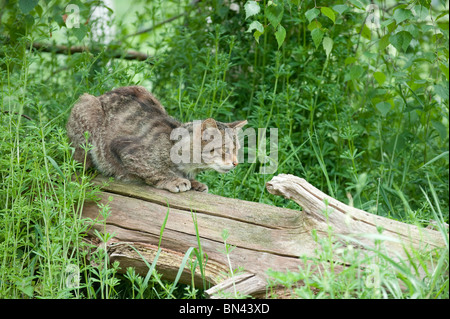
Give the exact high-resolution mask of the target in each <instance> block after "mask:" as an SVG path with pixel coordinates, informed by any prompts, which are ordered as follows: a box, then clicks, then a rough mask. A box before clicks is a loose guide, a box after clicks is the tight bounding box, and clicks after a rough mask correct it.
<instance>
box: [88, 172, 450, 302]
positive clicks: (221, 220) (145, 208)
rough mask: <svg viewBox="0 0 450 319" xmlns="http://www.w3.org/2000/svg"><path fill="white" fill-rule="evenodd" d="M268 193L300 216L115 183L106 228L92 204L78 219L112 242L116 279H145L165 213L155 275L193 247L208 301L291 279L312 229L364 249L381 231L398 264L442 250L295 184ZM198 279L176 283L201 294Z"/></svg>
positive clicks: (175, 265) (106, 193)
mask: <svg viewBox="0 0 450 319" xmlns="http://www.w3.org/2000/svg"><path fill="white" fill-rule="evenodd" d="M94 181H95V183H97V184H104V183H105V182H107V181H108V179H106V178H104V177H97V178H96V179H95V180H94ZM267 189H268V191H269V192H270V193H272V194H277V195H282V196H285V197H287V198H291V199H293V200H294V201H296V202H297V203H298V204H299V205H300V206H301V207H302V208H303V211H296V210H292V209H284V208H279V207H274V206H270V205H265V204H260V203H253V202H248V201H243V200H237V199H230V198H225V197H221V196H217V195H211V194H204V193H199V192H195V191H188V192H186V193H176V194H175V193H170V192H168V191H165V190H160V189H156V188H153V187H150V186H147V185H136V184H128V183H123V182H120V181H115V182H110V183H108V184H105V185H103V186H102V192H101V194H100V197H101V202H102V203H105V204H106V203H107V202H108V198H109V197H110V196H112V197H113V200H112V201H111V202H109V206H110V208H111V211H110V215H109V217H108V218H107V220H106V221H102V218H101V216H100V215H99V208H98V206H97V204H96V203H93V202H87V203H85V205H84V208H83V216H84V217H87V218H91V219H92V220H95V221H96V222H95V223H94V226H93V228H94V229H98V230H99V231H106V232H109V233H113V234H114V235H115V236H114V238H113V240H112V241H111V242H110V243H107V246H108V252H109V256H110V260H111V261H112V262H113V261H119V263H120V267H121V270H122V271H125V270H126V268H127V267H134V268H135V269H136V272H138V273H140V274H143V275H145V274H147V272H148V266H147V264H146V263H145V262H144V260H143V259H145V260H146V261H147V263H148V264H151V263H152V261H153V259H154V258H155V255H156V253H157V251H158V244H159V242H160V234H161V228H162V226H163V224H164V220H165V217H166V214H167V212H168V219H167V221H166V223H165V227H164V231H163V234H162V239H161V247H162V251H161V253H160V255H159V258H158V260H157V265H156V269H157V270H158V272H159V273H161V274H162V275H163V279H167V280H174V279H175V277H176V274H177V273H178V270H179V268H180V265H181V263H182V259H183V258H184V255H185V253H186V251H188V249H189V248H190V247H198V240H199V241H200V244H201V249H202V251H203V252H204V253H205V254H206V255H207V256H208V259H207V263H206V268H205V271H204V274H203V278H204V280H205V281H206V282H207V284H208V285H209V286H210V287H211V288H210V289H209V290H207V291H206V294H207V295H208V296H210V297H215V296H220V295H221V293H225V294H234V293H235V292H239V293H240V294H245V295H254V296H255V295H260V296H261V295H264V294H265V292H266V279H267V274H266V271H267V270H268V269H272V270H276V271H286V270H291V271H295V270H298V266H301V265H303V262H304V260H303V259H300V258H299V257H300V256H307V257H314V256H315V249H317V248H318V244H317V242H316V241H314V239H313V237H312V235H311V231H312V230H313V229H315V230H316V231H317V234H318V235H319V236H322V235H323V236H326V234H327V229H328V227H329V226H331V227H333V230H334V232H335V233H337V234H343V235H346V236H353V237H354V238H356V239H358V240H359V241H360V242H361V243H364V245H365V244H367V245H370V244H371V242H372V241H371V240H370V239H369V238H367V234H377V233H378V229H379V228H378V229H377V227H382V228H383V229H384V231H385V232H384V233H383V234H388V235H389V236H392V237H395V238H397V239H398V240H395V241H392V242H391V241H388V242H387V243H386V248H387V251H388V252H392V253H393V255H395V256H400V258H401V256H403V255H404V250H405V249H407V247H414V248H415V249H418V248H427V247H428V248H434V247H441V246H443V245H444V242H443V239H442V237H441V236H440V234H439V233H438V232H436V231H433V230H428V229H418V228H417V227H416V226H413V225H408V224H405V223H400V222H397V221H393V220H390V219H387V218H383V217H380V216H376V215H373V214H369V213H367V212H364V211H361V210H359V209H356V208H353V207H350V206H347V205H345V204H343V203H341V202H339V201H337V200H335V199H333V198H331V197H329V196H327V195H325V194H324V193H322V192H321V191H319V190H318V189H316V188H315V187H313V186H312V185H310V184H308V183H307V182H306V181H305V180H304V179H301V178H298V177H296V176H292V175H285V174H282V175H279V176H277V177H274V178H273V179H272V180H271V181H270V182H268V183H267ZM325 211H326V214H325V213H324V212H325ZM326 216H327V217H326ZM194 219H195V220H196V222H197V229H198V234H196V228H195V225H194ZM224 229H226V230H228V232H229V237H228V239H227V243H228V244H230V245H233V246H235V248H234V249H233V250H232V252H231V254H230V255H229V256H228V257H229V258H228V257H227V255H226V254H225V253H224V252H223V250H224V242H223V239H222V232H223V230H224ZM91 235H92V234H91ZM197 235H198V237H199V238H198V237H197ZM132 247H134V248H132ZM136 251H138V252H139V253H137V252H136ZM303 266H304V265H303ZM230 267H231V268H233V269H236V268H238V267H242V268H243V270H244V272H243V273H241V274H239V275H234V276H233V277H232V278H230V276H229V270H230ZM342 267H345V265H343V266H340V267H336V268H335V271H340V270H341V269H342ZM203 278H202V276H201V273H200V271H199V269H198V267H197V269H196V270H195V273H194V274H191V272H190V269H188V267H185V269H184V271H183V274H182V276H181V278H180V282H182V283H188V284H190V283H192V280H193V281H194V283H195V285H196V287H202V286H201V285H202V283H203Z"/></svg>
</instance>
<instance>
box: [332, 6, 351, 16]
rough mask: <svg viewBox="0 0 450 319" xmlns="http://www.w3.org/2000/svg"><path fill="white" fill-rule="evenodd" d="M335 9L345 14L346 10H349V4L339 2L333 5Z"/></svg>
mask: <svg viewBox="0 0 450 319" xmlns="http://www.w3.org/2000/svg"><path fill="white" fill-rule="evenodd" d="M333 10H334V11H336V12H338V13H339V14H343V13H344V12H345V11H346V10H348V5H346V4H337V5H335V6H333Z"/></svg>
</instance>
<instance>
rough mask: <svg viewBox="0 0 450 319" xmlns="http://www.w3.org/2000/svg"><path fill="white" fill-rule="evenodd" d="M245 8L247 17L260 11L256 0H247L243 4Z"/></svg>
mask: <svg viewBox="0 0 450 319" xmlns="http://www.w3.org/2000/svg"><path fill="white" fill-rule="evenodd" d="M244 10H245V18H246V19H248V18H249V17H251V16H254V15H256V14H258V13H259V12H260V11H261V8H260V7H259V4H258V2H256V1H247V3H246V4H245V5H244Z"/></svg>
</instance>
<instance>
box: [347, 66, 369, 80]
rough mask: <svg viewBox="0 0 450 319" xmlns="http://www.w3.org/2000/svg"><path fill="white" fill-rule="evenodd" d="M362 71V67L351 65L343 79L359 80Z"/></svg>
mask: <svg viewBox="0 0 450 319" xmlns="http://www.w3.org/2000/svg"><path fill="white" fill-rule="evenodd" d="M363 73H364V69H363V67H362V66H360V65H357V64H355V65H352V66H351V67H350V70H349V71H348V72H347V73H346V74H345V77H344V81H349V80H359V79H360V78H361V76H362V75H363Z"/></svg>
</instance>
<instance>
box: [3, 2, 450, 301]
mask: <svg viewBox="0 0 450 319" xmlns="http://www.w3.org/2000/svg"><path fill="white" fill-rule="evenodd" d="M232 2H233V4H234V5H233V6H232V5H230V4H229V3H228V2H226V1H210V2H207V1H200V2H198V3H196V2H191V1H181V0H180V1H175V0H173V1H151V2H146V1H135V2H134V3H133V4H132V5H130V7H129V8H128V7H127V8H123V6H124V5H123V3H122V4H118V3H116V7H117V8H122V9H121V10H122V12H120V10H119V9H117V11H116V12H115V8H114V7H112V8H107V9H106V12H107V13H106V16H107V17H104V19H106V20H104V21H102V20H100V21H99V20H98V18H96V17H93V16H92V10H93V9H94V8H96V7H106V6H105V5H104V4H103V2H102V1H78V0H77V1H71V2H70V3H72V4H76V5H77V6H78V7H79V9H80V11H79V13H80V26H79V27H78V28H68V27H67V25H66V24H65V21H64V19H65V18H67V17H64V14H65V13H68V12H66V11H65V8H66V5H67V4H68V2H65V1H60V0H56V1H51V2H44V1H22V0H17V1H0V10H1V11H0V92H1V96H0V183H1V188H0V219H1V222H0V259H1V262H0V297H2V298H173V297H176V298H199V297H202V291H203V289H204V288H205V286H204V287H195V286H194V285H190V286H184V285H179V284H177V283H169V282H165V281H164V280H163V279H164V278H161V277H160V275H158V274H157V273H156V272H155V271H154V266H153V265H149V273H148V274H147V275H146V276H141V275H138V274H136V272H135V271H134V270H133V269H127V270H125V271H124V273H123V274H122V275H119V274H118V267H120V266H119V265H117V264H110V263H109V262H108V254H107V252H106V251H105V250H104V249H102V248H101V245H100V248H98V249H97V248H95V251H94V253H92V252H91V251H92V248H93V247H92V246H91V245H90V244H88V243H87V242H85V241H83V236H84V235H83V234H85V232H86V231H87V230H88V227H89V226H88V225H89V224H88V223H85V222H84V221H83V220H82V219H81V218H80V213H81V210H82V207H83V203H84V201H85V200H95V199H96V193H97V190H96V188H95V187H93V185H92V184H91V183H90V180H91V178H92V172H86V171H85V169H84V165H83V163H76V162H74V161H73V159H72V152H73V148H72V147H71V146H70V145H69V141H68V139H67V136H66V132H65V128H64V126H65V122H66V119H67V117H68V114H69V112H70V109H71V107H72V106H73V104H74V103H75V102H76V100H77V98H78V97H79V96H80V95H81V94H82V93H85V92H88V93H90V94H93V95H100V94H103V93H104V92H107V91H109V90H111V89H112V88H114V87H118V86H125V85H135V84H139V85H144V86H146V87H147V88H149V89H151V90H152V91H153V92H154V93H155V95H156V96H157V97H158V98H159V99H160V100H161V101H162V102H163V104H164V105H165V106H166V108H167V110H168V112H169V113H170V114H171V115H173V116H175V117H177V118H178V119H180V120H182V121H188V120H193V119H202V118H206V117H210V116H211V117H215V118H216V119H218V120H221V121H224V122H226V121H233V120H237V119H247V120H248V121H249V124H248V126H249V127H253V128H277V129H278V136H279V138H278V158H277V160H276V165H277V171H276V172H275V173H274V174H259V173H258V172H259V169H260V167H261V166H263V165H264V163H263V162H262V160H264V159H266V160H272V161H274V158H269V156H266V157H264V156H262V157H258V159H257V161H256V162H255V163H248V162H245V163H241V164H240V165H239V166H238V167H237V168H236V169H235V170H234V171H232V172H231V173H229V174H226V175H219V174H217V173H214V172H208V173H203V174H202V175H201V176H200V180H201V181H202V182H205V183H206V184H207V185H208V186H209V189H210V192H212V193H215V194H219V195H222V196H227V197H231V198H240V199H245V200H249V201H255V202H262V203H267V204H271V205H277V206H282V207H288V208H294V209H300V208H299V207H298V206H297V205H296V204H295V203H294V202H292V201H287V200H285V199H282V198H280V197H276V196H272V195H270V194H268V193H267V191H266V190H265V183H266V182H267V181H269V180H270V179H271V178H272V177H273V176H274V175H277V174H280V173H289V174H294V175H297V176H300V177H303V178H305V179H306V180H308V181H309V182H310V183H312V184H313V185H315V186H316V187H318V188H319V189H321V190H323V191H324V192H326V193H328V194H329V195H331V196H333V197H335V198H337V199H338V200H340V201H343V202H346V203H350V204H351V205H354V206H356V207H358V208H361V209H364V210H366V211H369V212H371V213H373V214H378V215H381V216H385V217H389V218H394V219H397V220H401V221H403V222H407V223H412V224H416V225H418V226H420V227H426V226H428V225H430V224H431V225H434V224H436V223H437V224H438V225H439V226H438V227H439V231H440V232H441V234H442V236H443V237H444V238H446V243H447V246H446V247H444V248H443V250H442V251H435V252H433V253H430V252H427V253H422V252H417V254H416V255H414V256H411V259H410V260H409V261H408V262H409V264H408V265H406V264H405V265H403V264H399V263H398V262H394V261H393V260H391V259H388V257H387V256H385V255H383V250H382V249H381V248H380V249H378V250H376V251H374V252H373V253H374V256H375V257H370V258H375V259H367V258H369V257H367V256H359V255H358V254H359V253H358V252H357V251H356V250H354V249H353V250H352V248H351V247H353V246H351V245H349V246H345V247H344V246H339V247H338V246H336V245H338V244H336V242H339V240H338V241H336V240H335V238H334V237H333V236H334V235H333V234H332V232H331V231H330V234H329V237H328V238H326V239H324V240H321V241H319V239H318V241H319V242H320V245H321V247H322V248H323V249H322V250H319V251H317V258H316V259H314V260H310V261H308V262H307V261H306V260H305V265H310V266H308V267H305V268H301V269H299V271H298V272H292V273H271V275H272V280H273V282H272V283H281V284H283V285H284V286H285V287H286V289H288V290H290V292H291V293H293V295H294V296H298V297H301V298H317V297H326V298H448V229H446V228H445V223H448V211H449V205H448V197H449V187H448V177H449V176H448V172H449V170H448V142H449V134H448V129H449V123H448V110H449V108H448V101H449V96H448V88H449V86H448V85H449V84H448V83H449V82H448V80H449V75H448V74H449V73H448V2H445V1H436V2H429V1H407V2H404V3H402V4H397V3H396V2H393V1H376V2H375V4H376V6H377V8H376V14H377V15H378V16H379V18H380V25H379V26H377V27H375V28H369V27H367V25H366V24H365V21H366V19H367V17H368V16H369V13H370V12H367V11H366V8H367V6H368V5H369V1H365V0H361V1H355V0H354V1H338V2H336V3H333V4H332V5H331V4H329V3H325V2H323V3H322V2H320V1H294V0H284V1H281V0H277V1H259V2H258V3H256V4H257V6H259V8H260V9H259V10H256V9H255V6H254V4H255V3H253V1H232ZM249 3H251V5H253V7H251V5H250V7H249ZM328 6H329V7H328ZM236 8H239V10H237V9H236ZM171 17H178V18H177V19H173V20H170V21H169V22H168V21H166V19H170V18H171ZM105 21H107V22H105ZM258 23H259V24H258ZM149 26H154V28H152V30H150V31H148V32H143V33H140V34H134V33H136V32H137V31H139V30H142V29H145V28H148V27H149ZM112 27H114V30H115V31H114V32H115V34H116V35H115V36H113V37H112V39H110V38H108V36H107V35H106V33H108V32H110V30H109V29H110V28H112ZM261 27H262V28H263V29H261ZM108 28H109V29H108ZM249 29H250V30H249ZM283 29H284V31H283ZM108 30H109V31H108ZM261 30H262V31H263V32H261ZM257 32H259V33H257ZM283 32H284V33H283ZM133 34H134V35H133ZM108 41H109V42H108ZM42 44H46V45H42ZM58 45H60V46H61V45H62V46H65V47H73V46H79V45H83V46H86V47H88V48H89V50H86V51H83V52H71V51H70V50H62V51H63V54H61V52H60V51H61V50H58V48H57V46H58ZM128 50H136V51H141V52H145V53H147V54H149V58H148V59H147V60H146V61H134V60H127V59H123V58H121V57H125V56H126V55H127V51H128ZM267 143H268V145H269V143H270V139H269V136H268V138H267ZM267 149H269V147H267ZM246 151H248V150H246ZM99 211H100V212H102V213H103V214H108V213H109V210H108V207H107V206H103V207H99ZM193 216H194V215H193ZM231 231H232V230H231ZM199 232H200V233H201V229H198V230H197V235H198V233H199ZM111 236H114V234H104V233H103V234H102V233H98V234H97V237H98V240H99V242H107V241H108V239H110V238H111ZM312 236H314V234H312ZM382 239H383V237H382V234H381V235H380V238H378V239H377V240H378V241H379V247H381V246H382V241H383V240H385V239H386V238H384V239H383V240H382ZM224 240H225V247H226V248H227V249H226V251H225V253H226V254H227V256H228V255H230V256H232V249H231V247H232V246H230V244H229V243H226V239H224ZM198 244H199V245H198V247H192V249H191V250H190V251H189V254H187V256H188V257H189V258H188V257H186V259H185V263H184V265H183V267H189V266H190V267H194V268H193V269H195V268H196V267H200V269H202V267H204V264H201V263H202V262H200V265H199V264H198V263H197V264H196V263H195V262H194V261H193V260H194V259H196V260H199V261H203V260H204V259H203V258H204V257H205V256H204V255H203V252H202V251H201V242H200V240H199V241H198ZM357 244H358V243H355V246H357ZM228 248H230V249H228ZM88 252H91V253H92V255H90V256H89V258H88V256H87V254H88ZM337 253H339V254H341V256H342V258H343V259H346V258H347V259H348V260H349V263H350V261H355V266H354V267H350V268H349V269H348V271H346V272H342V273H341V274H339V275H335V274H334V273H333V272H332V270H330V269H328V268H326V267H330V265H328V264H327V266H326V267H325V268H323V269H325V270H324V272H322V273H319V274H318V275H317V274H315V275H313V274H312V270H313V269H315V267H318V266H322V267H324V265H325V263H326V262H327V261H329V260H330V258H331V255H330V254H337ZM193 256H196V258H193ZM190 257H192V258H190ZM374 260H376V265H377V267H378V268H377V269H375V268H373V267H372V268H371V266H368V267H367V268H365V270H364V267H362V268H361V267H357V266H356V265H361V264H366V265H371V264H374V263H373V261H374ZM152 266H153V268H152ZM331 266H332V265H331ZM230 267H231V264H230ZM419 268H420V269H422V270H421V271H422V274H423V273H424V274H425V275H424V276H422V277H421V276H418V274H417V273H416V270H415V269H419ZM376 272H377V275H376V276H378V277H377V278H378V279H379V281H378V282H376V283H377V285H372V286H371V284H373V281H371V280H375V279H374V278H375V273H376ZM78 274H79V275H80V276H79V277H78ZM232 274H233V270H232V269H231V270H230V275H232ZM298 279H301V280H303V281H304V286H296V285H295V284H294V282H295V281H297V280H298ZM399 279H400V283H401V285H403V286H406V288H407V289H406V290H404V289H400V288H399V287H400V286H399V281H398V280H399ZM235 295H237V293H236V292H235Z"/></svg>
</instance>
